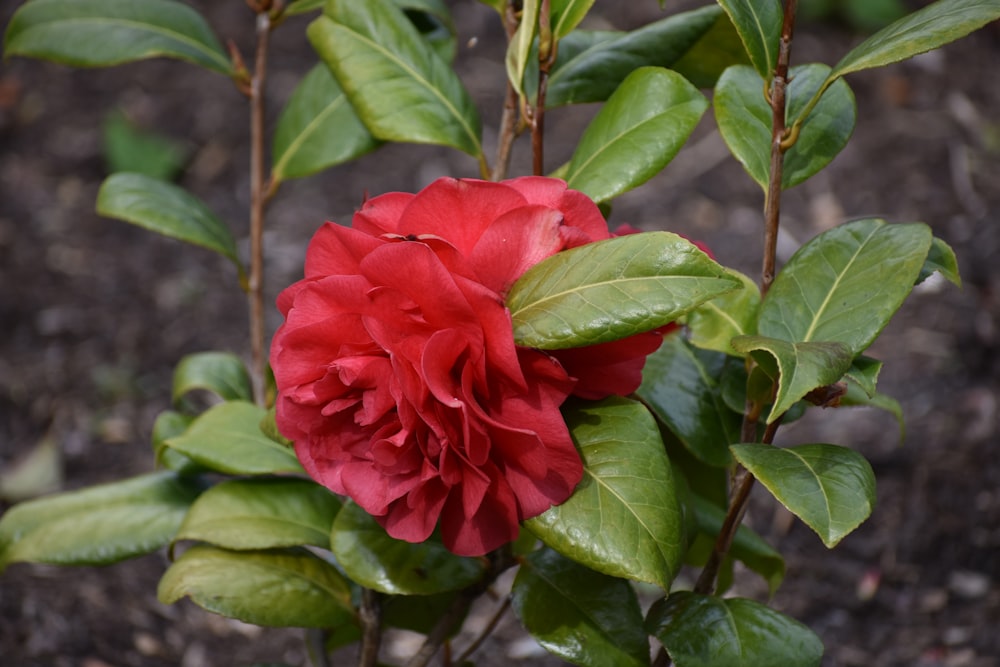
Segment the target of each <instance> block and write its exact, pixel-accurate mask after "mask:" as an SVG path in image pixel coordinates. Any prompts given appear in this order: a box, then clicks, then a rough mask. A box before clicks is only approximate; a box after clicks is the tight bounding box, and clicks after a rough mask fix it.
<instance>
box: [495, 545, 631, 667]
mask: <svg viewBox="0 0 1000 667" xmlns="http://www.w3.org/2000/svg"><path fill="white" fill-rule="evenodd" d="M511 599H512V602H513V606H514V611H515V613H517V616H518V618H520V619H521V623H523V624H524V627H525V629H526V630H527V631H528V632H529V633H531V635H532V636H533V637H534V638H535V639H536V640H537V641H538V642H539V643H540V644H541V645H542V646H544V647H545V648H546V649H548V651H549V652H550V653H553V654H555V655H557V656H559V657H560V658H563V659H565V660H568V661H570V662H572V663H573V664H574V665H583V666H584V667H607V666H608V665H615V666H616V667H643V666H644V665H648V664H649V641H648V639H647V637H646V633H645V631H644V630H643V627H642V623H643V620H642V611H641V610H640V609H639V600H638V598H637V597H636V594H635V591H634V590H633V589H632V586H631V585H629V582H627V581H625V580H624V579H617V578H615V577H609V576H607V575H605V574H600V573H598V572H594V571H593V570H591V569H589V568H586V567H584V566H582V565H579V564H577V563H575V562H573V561H571V560H568V559H566V558H563V557H562V556H560V555H559V554H558V553H556V552H554V551H551V550H549V549H542V550H540V551H536V552H534V553H532V554H530V555H529V556H527V557H526V558H524V559H523V560H522V561H521V567H520V569H519V570H518V573H517V578H516V579H515V580H514V586H513V589H512V590H511Z"/></svg>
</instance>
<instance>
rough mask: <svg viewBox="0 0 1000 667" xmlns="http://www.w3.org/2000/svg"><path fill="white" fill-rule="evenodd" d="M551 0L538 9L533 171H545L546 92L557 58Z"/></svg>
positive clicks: (532, 119)
mask: <svg viewBox="0 0 1000 667" xmlns="http://www.w3.org/2000/svg"><path fill="white" fill-rule="evenodd" d="M551 4H552V3H551V0H542V4H541V6H540V7H539V10H538V93H537V95H536V96H535V106H534V108H533V109H532V113H531V155H532V173H533V174H534V175H535V176H541V175H543V174H544V173H545V150H544V135H545V94H546V91H547V90H548V86H549V70H551V69H552V65H553V63H555V60H556V45H555V41H554V40H553V38H552V28H551V25H550V24H551V13H552V7H551Z"/></svg>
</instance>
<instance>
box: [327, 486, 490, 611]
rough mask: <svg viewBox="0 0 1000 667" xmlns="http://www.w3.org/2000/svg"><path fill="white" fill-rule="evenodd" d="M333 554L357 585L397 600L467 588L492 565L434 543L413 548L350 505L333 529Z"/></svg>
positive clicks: (430, 542) (430, 540)
mask: <svg viewBox="0 0 1000 667" xmlns="http://www.w3.org/2000/svg"><path fill="white" fill-rule="evenodd" d="M330 545H331V546H330V548H331V550H332V551H333V555H334V556H335V557H336V558H337V563H338V564H339V565H340V567H341V568H343V570H344V572H346V573H347V576H349V577H350V578H351V579H352V580H353V581H355V582H357V583H359V584H361V585H362V586H364V587H366V588H371V589H373V590H376V591H380V592H382V593H389V594H392V595H431V594H434V593H443V592H446V591H453V590H458V589H461V588H465V587H466V586H469V585H471V584H473V583H475V582H476V581H478V580H479V578H480V577H482V576H483V572H484V571H485V567H486V561H485V560H484V559H482V558H464V557H461V556H456V555H455V554H453V553H451V552H450V551H448V550H447V549H446V548H445V546H444V545H443V544H441V542H440V541H439V540H438V539H436V538H434V537H432V538H430V539H428V540H427V541H425V542H421V543H419V544H411V543H410V542H404V541H402V540H397V539H395V538H393V537H390V536H389V535H388V534H387V533H386V532H385V529H384V528H382V526H380V525H379V524H378V523H377V522H376V521H375V519H373V518H372V517H371V515H369V514H368V513H367V512H365V511H364V509H362V508H361V507H360V506H359V505H357V504H356V503H353V502H346V503H345V504H344V507H343V509H341V511H340V513H339V514H338V515H337V519H336V520H335V521H334V523H333V533H332V534H331V536H330Z"/></svg>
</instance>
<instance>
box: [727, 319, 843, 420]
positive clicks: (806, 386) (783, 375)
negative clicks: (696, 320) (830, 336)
mask: <svg viewBox="0 0 1000 667" xmlns="http://www.w3.org/2000/svg"><path fill="white" fill-rule="evenodd" d="M733 347H734V348H736V350H737V351H739V352H740V353H742V354H747V353H754V355H753V356H754V359H755V360H757V361H758V363H767V361H766V360H764V359H761V357H760V355H761V354H767V355H770V357H771V358H773V359H774V361H775V362H776V363H777V366H778V378H777V380H778V392H777V394H775V396H774V406H773V407H772V408H771V413H770V415H768V418H767V423H768V424H770V423H772V422H773V421H774V420H776V419H777V418H778V417H780V416H781V415H783V414H784V413H785V412H787V411H788V409H789V408H791V407H792V405H794V404H795V403H796V402H797V401H800V400H802V398H803V397H804V396H805V395H806V394H808V393H809V392H810V391H812V390H813V389H816V388H817V387H823V386H826V385H828V384H833V383H834V382H837V381H838V380H840V378H842V377H843V376H844V373H846V372H847V371H848V369H850V367H851V361H852V359H853V358H854V355H853V354H852V353H851V350H850V348H848V347H847V346H846V345H845V344H843V343H837V342H822V343H821V342H815V341H813V342H807V343H789V342H787V341H783V340H779V339H777V338H768V337H766V336H738V337H736V338H734V339H733Z"/></svg>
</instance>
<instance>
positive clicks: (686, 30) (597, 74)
mask: <svg viewBox="0 0 1000 667" xmlns="http://www.w3.org/2000/svg"><path fill="white" fill-rule="evenodd" d="M721 15H722V11H721V10H720V9H719V8H718V7H714V6H708V7H703V8H701V9H697V10H694V11H689V12H682V13H680V14H676V15H674V16H671V17H669V18H665V19H661V20H659V21H655V22H653V23H650V24H649V25H646V26H643V27H642V28H639V29H638V30H634V31H632V32H626V33H617V32H600V33H587V32H586V31H576V32H572V33H570V34H569V35H567V36H566V38H565V39H563V40H562V41H561V42H560V44H559V53H558V54H557V58H556V62H555V64H554V66H553V68H552V72H551V74H550V76H549V80H548V87H547V93H546V97H545V106H546V107H548V108H553V107H558V106H563V105H566V104H583V103H587V102H603V101H604V100H606V99H608V98H609V97H611V94H612V93H614V92H615V90H616V89H617V88H618V86H619V84H621V82H622V81H624V80H625V77H627V76H628V75H629V74H631V73H632V72H633V71H634V70H636V69H638V68H640V67H646V66H655V67H666V68H671V67H673V65H674V64H675V63H676V62H678V61H679V60H680V59H681V58H683V57H684V56H685V54H686V53H687V52H688V51H689V50H690V49H692V48H694V47H695V46H696V45H697V44H698V43H699V41H700V40H701V39H702V38H703V37H704V36H705V35H706V34H707V33H708V32H709V30H711V29H712V28H713V27H714V26H715V25H716V22H717V21H718V19H719V17H720V16H721Z"/></svg>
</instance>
